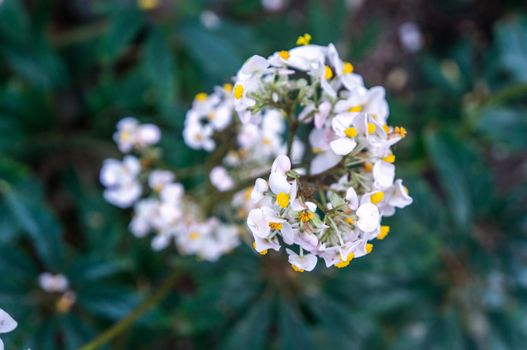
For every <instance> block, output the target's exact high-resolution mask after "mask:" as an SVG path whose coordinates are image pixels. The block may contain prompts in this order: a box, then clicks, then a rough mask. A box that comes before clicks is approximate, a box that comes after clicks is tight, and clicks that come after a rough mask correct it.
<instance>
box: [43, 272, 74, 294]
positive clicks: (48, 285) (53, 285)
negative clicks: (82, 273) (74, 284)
mask: <svg viewBox="0 0 527 350" xmlns="http://www.w3.org/2000/svg"><path fill="white" fill-rule="evenodd" d="M38 283H39V285H40V288H42V289H43V290H44V291H46V292H48V293H64V292H65V291H66V290H67V289H68V286H69V282H68V279H67V278H66V276H64V275H63V274H60V273H59V274H56V275H54V274H52V273H49V272H44V273H41V274H40V276H39V277H38Z"/></svg>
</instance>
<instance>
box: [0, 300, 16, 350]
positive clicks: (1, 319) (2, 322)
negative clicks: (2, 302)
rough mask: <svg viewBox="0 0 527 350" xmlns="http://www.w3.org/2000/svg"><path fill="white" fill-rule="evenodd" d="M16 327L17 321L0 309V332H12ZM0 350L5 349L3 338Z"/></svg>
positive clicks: (0, 341)
mask: <svg viewBox="0 0 527 350" xmlns="http://www.w3.org/2000/svg"><path fill="white" fill-rule="evenodd" d="M16 327H17V323H16V321H15V320H14V319H13V318H12V317H11V316H10V315H9V314H8V313H7V312H5V311H4V310H2V309H0V334H3V333H9V332H12V331H13V330H14V329H15V328H16ZM0 350H4V343H3V342H2V339H0Z"/></svg>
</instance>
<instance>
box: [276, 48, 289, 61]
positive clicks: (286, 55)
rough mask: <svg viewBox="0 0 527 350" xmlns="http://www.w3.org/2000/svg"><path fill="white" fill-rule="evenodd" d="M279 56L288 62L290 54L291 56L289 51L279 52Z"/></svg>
mask: <svg viewBox="0 0 527 350" xmlns="http://www.w3.org/2000/svg"><path fill="white" fill-rule="evenodd" d="M278 56H280V58H281V59H283V60H288V59H289V56H290V54H289V51H286V50H282V51H280V52H278Z"/></svg>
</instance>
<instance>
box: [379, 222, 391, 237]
mask: <svg viewBox="0 0 527 350" xmlns="http://www.w3.org/2000/svg"><path fill="white" fill-rule="evenodd" d="M388 233H390V226H385V225H382V226H381V231H380V232H379V234H378V235H377V239H380V240H383V239H384V238H386V236H388Z"/></svg>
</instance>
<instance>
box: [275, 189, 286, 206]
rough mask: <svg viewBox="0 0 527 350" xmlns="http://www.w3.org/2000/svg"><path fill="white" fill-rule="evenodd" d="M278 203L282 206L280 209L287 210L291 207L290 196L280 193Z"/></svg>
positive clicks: (277, 198) (277, 197)
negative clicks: (286, 208)
mask: <svg viewBox="0 0 527 350" xmlns="http://www.w3.org/2000/svg"><path fill="white" fill-rule="evenodd" d="M276 202H277V203H278V205H279V206H280V208H285V207H287V206H288V205H289V195H288V194H287V193H284V192H280V193H278V195H277V196H276Z"/></svg>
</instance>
